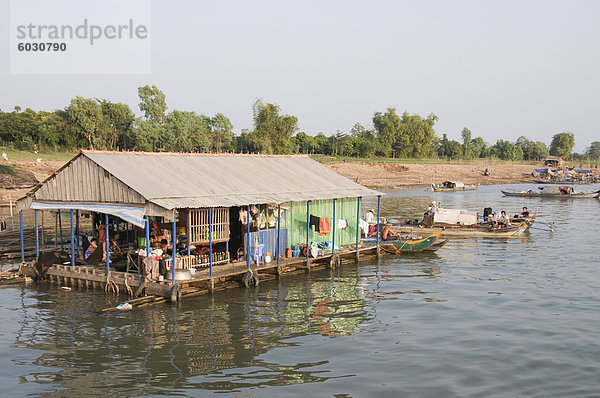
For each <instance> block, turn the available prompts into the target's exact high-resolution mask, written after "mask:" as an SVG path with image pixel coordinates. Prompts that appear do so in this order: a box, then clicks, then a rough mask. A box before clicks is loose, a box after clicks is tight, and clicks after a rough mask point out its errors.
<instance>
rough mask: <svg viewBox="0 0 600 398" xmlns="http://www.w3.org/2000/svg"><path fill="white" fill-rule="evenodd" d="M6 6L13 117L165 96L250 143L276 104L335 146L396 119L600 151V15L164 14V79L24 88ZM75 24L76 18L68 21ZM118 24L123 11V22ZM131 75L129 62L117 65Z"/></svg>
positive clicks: (233, 9)
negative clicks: (140, 93) (78, 101)
mask: <svg viewBox="0 0 600 398" xmlns="http://www.w3.org/2000/svg"><path fill="white" fill-rule="evenodd" d="M8 9H9V1H8V0H0V15H2V17H1V18H2V19H1V22H0V23H1V26H0V37H2V40H0V109H2V110H5V111H8V110H12V109H13V107H14V106H15V105H20V106H21V107H22V108H25V107H31V108H33V109H35V110H53V109H57V108H64V107H65V106H67V105H68V103H69V101H70V99H71V98H73V97H75V96H77V95H79V96H83V97H97V98H107V99H110V100H112V101H120V102H126V103H128V104H129V105H130V106H131V107H132V109H134V111H136V112H137V113H139V109H138V107H137V103H138V101H137V87H138V86H140V85H145V84H155V85H157V86H158V87H159V88H160V89H161V90H163V91H164V93H165V94H166V97H167V103H168V106H169V109H170V110H172V109H179V110H189V111H195V112H197V113H203V114H206V115H213V114H214V113H217V112H221V113H223V114H225V115H226V116H228V117H229V118H230V119H231V121H232V122H233V124H234V127H235V131H236V133H239V131H240V130H241V129H243V128H250V127H251V126H252V104H253V102H254V101H255V100H256V99H258V98H262V99H264V100H265V101H267V102H274V103H277V104H278V105H280V107H281V109H282V111H283V112H284V113H289V114H293V115H296V116H297V117H298V119H299V125H300V131H305V132H307V133H309V134H313V135H314V134H317V133H319V132H323V133H325V134H327V135H329V134H331V133H334V132H336V131H337V130H341V131H346V132H347V131H349V130H350V129H351V128H352V126H353V125H354V124H355V123H356V122H360V123H362V124H363V125H365V126H371V125H372V122H371V118H372V116H373V113H374V112H376V111H385V109H386V108H388V107H393V108H396V109H397V111H398V112H399V113H402V112H404V111H407V112H409V113H416V114H419V115H422V116H427V115H428V114H429V113H435V114H436V115H437V116H438V117H439V121H438V123H437V125H436V133H437V134H438V135H439V136H441V135H442V134H443V133H446V134H448V137H449V138H453V139H457V140H460V131H461V130H462V128H463V127H468V128H469V129H471V131H472V134H473V136H474V137H475V136H481V137H483V138H484V139H485V140H486V141H487V142H490V143H495V142H496V140H497V139H500V138H502V139H508V140H511V141H514V140H516V139H517V138H518V137H519V136H521V135H525V136H526V137H528V138H529V139H533V140H540V141H544V142H546V143H547V144H549V143H550V140H551V138H552V136H553V135H554V134H556V133H559V132H562V131H568V132H572V133H574V134H575V140H576V148H575V149H576V150H577V151H579V152H581V151H583V150H584V149H585V148H586V147H587V146H588V145H589V143H590V142H592V141H598V140H600V117H598V115H597V114H596V112H597V111H598V109H599V106H600V23H599V22H598V21H599V19H600V1H592V0H590V1H573V0H565V1H549V0H541V1H526V0H525V1H523V0H521V1H506V0H505V1H496V2H491V1H479V0H477V1H456V0H452V1H447V0H444V1H423V0H414V1H362V2H358V1H348V0H344V1H326V0H325V1H307V0H303V1H281V0H279V1H259V0H252V1H247V0H246V1H153V2H152V9H151V12H152V25H151V29H150V33H151V39H152V65H151V67H152V73H151V74H146V75H13V74H10V71H9V59H8V50H9V49H8V43H7V39H6V38H7V37H8V33H9V29H8V22H9V21H8V17H7V15H8ZM65 12H66V13H68V12H69V10H65ZM115 12H116V13H118V10H115ZM115 62H118V60H115Z"/></svg>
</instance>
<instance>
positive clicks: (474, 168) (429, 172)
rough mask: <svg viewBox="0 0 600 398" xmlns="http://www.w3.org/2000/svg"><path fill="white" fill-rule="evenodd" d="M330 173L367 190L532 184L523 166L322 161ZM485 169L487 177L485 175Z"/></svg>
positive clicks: (527, 171)
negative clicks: (446, 183)
mask: <svg viewBox="0 0 600 398" xmlns="http://www.w3.org/2000/svg"><path fill="white" fill-rule="evenodd" d="M323 164H324V165H325V166H327V167H328V168H330V169H331V170H333V171H335V172H337V173H339V174H341V175H343V176H345V177H347V178H350V179H351V180H352V181H355V182H358V183H359V184H361V185H364V186H367V187H370V188H402V187H416V186H426V185H430V184H431V183H435V184H438V183H441V182H443V181H446V180H450V181H462V182H464V183H465V184H480V185H492V184H510V183H527V182H533V177H532V176H531V171H532V170H533V169H534V168H535V166H532V165H523V164H490V163H484V162H481V163H469V164H448V163H427V164H408V163H404V164H402V163H385V162H325V163H323ZM485 169H488V171H489V173H490V175H489V176H484V175H483V172H484V170H485Z"/></svg>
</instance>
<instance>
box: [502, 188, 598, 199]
mask: <svg viewBox="0 0 600 398" xmlns="http://www.w3.org/2000/svg"><path fill="white" fill-rule="evenodd" d="M544 191H545V192H544ZM502 194H503V195H504V196H518V197H521V198H559V199H576V198H582V199H583V198H586V199H589V198H597V197H599V196H600V191H595V192H573V191H570V193H566V192H565V191H564V190H558V192H557V190H550V191H548V190H546V189H544V190H541V191H540V192H536V191H533V190H531V189H530V190H529V191H505V190H502Z"/></svg>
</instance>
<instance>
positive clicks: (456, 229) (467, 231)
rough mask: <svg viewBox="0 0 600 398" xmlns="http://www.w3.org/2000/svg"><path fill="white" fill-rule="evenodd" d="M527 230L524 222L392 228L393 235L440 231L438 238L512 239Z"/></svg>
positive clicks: (399, 226)
mask: <svg viewBox="0 0 600 398" xmlns="http://www.w3.org/2000/svg"><path fill="white" fill-rule="evenodd" d="M528 228H529V224H528V223H527V222H525V221H523V222H520V223H518V224H514V225H509V226H494V225H490V224H477V225H434V226H432V227H424V228H420V227H419V226H404V225H397V226H393V228H392V230H393V232H394V233H395V234H410V233H413V234H416V233H422V234H428V233H434V232H435V231H440V233H441V235H440V236H445V237H448V236H463V237H469V236H489V237H513V236H519V235H521V234H523V232H525V231H526V230H527V229H528Z"/></svg>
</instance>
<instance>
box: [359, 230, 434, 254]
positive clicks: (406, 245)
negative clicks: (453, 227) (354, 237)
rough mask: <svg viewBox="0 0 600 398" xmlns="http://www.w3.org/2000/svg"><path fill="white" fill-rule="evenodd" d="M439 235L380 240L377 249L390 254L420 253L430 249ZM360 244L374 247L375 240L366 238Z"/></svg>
mask: <svg viewBox="0 0 600 398" xmlns="http://www.w3.org/2000/svg"><path fill="white" fill-rule="evenodd" d="M440 233H441V231H434V232H432V233H431V234H429V235H428V236H426V237H424V238H420V239H419V238H417V239H412V238H407V237H400V239H397V240H386V241H382V240H380V241H379V247H381V249H382V250H384V251H386V252H388V253H392V254H400V253H404V252H421V251H424V250H427V249H428V248H429V247H431V245H433V244H434V243H435V242H436V241H437V239H438V238H439V237H440ZM362 242H363V244H366V245H376V244H377V239H374V238H368V239H363V241H362Z"/></svg>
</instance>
